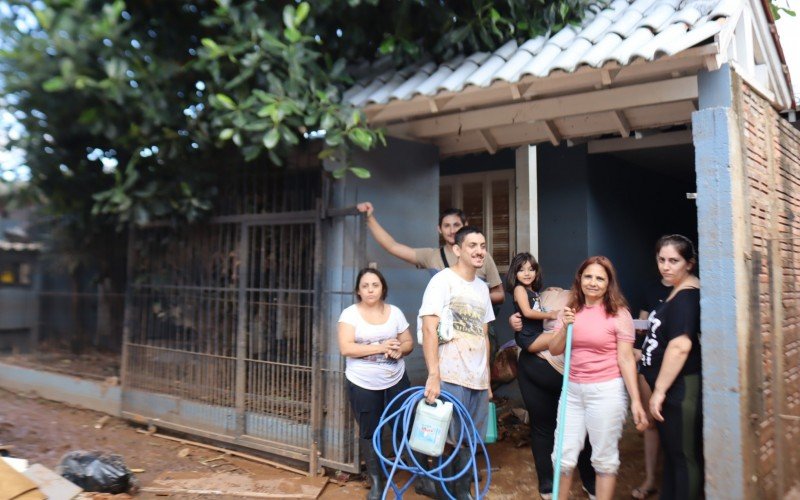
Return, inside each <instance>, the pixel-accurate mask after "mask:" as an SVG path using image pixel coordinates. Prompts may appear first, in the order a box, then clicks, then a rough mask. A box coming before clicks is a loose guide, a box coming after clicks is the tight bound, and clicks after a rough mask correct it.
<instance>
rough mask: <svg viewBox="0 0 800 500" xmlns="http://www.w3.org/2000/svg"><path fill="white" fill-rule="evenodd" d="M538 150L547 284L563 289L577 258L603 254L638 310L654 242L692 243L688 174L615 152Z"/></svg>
mask: <svg viewBox="0 0 800 500" xmlns="http://www.w3.org/2000/svg"><path fill="white" fill-rule="evenodd" d="M537 150H538V151H539V153H538V154H539V156H538V170H539V177H538V182H539V227H540V231H539V253H540V259H539V260H540V263H541V265H542V269H543V270H544V277H545V282H546V283H545V284H546V285H547V286H550V285H553V286H560V287H563V288H567V287H569V286H570V285H571V283H572V279H573V277H574V273H575V271H576V269H577V267H578V266H579V265H580V263H581V262H582V261H583V259H585V258H586V257H588V256H591V255H605V256H607V257H608V258H610V259H611V261H612V262H613V263H614V265H615V267H616V268H617V272H618V274H619V279H620V283H621V285H622V288H623V292H624V293H625V296H626V297H627V298H628V300H629V302H630V303H631V307H632V309H633V312H634V314H636V311H638V309H639V308H640V307H641V296H642V294H643V292H644V290H645V289H646V288H647V287H649V286H650V284H651V283H653V282H654V281H656V280H658V279H659V278H658V272H657V270H656V267H655V262H654V256H653V245H654V243H655V241H656V240H657V239H658V238H659V237H660V236H661V235H663V234H669V233H682V234H685V235H687V236H689V237H690V238H692V239H694V240H695V241H696V235H697V216H696V208H695V204H694V201H693V200H687V199H686V193H687V192H694V190H695V182H694V176H693V175H688V176H687V175H685V174H684V175H681V176H677V177H669V176H666V175H664V174H663V173H661V172H658V171H655V170H650V169H647V168H643V167H642V166H641V165H634V164H632V163H629V162H626V161H625V160H622V159H620V158H618V157H615V156H613V155H609V154H600V155H589V154H588V153H587V152H586V148H585V147H573V148H569V147H566V146H562V147H558V148H555V147H553V146H550V145H540V146H538V148H537ZM661 151H662V150H659V149H652V150H649V152H648V154H651V155H659V154H661ZM681 161H685V162H686V163H687V165H691V164H692V162H693V161H694V160H693V158H692V156H691V155H686V156H685V158H682V159H681ZM676 170H677V169H676ZM683 171H684V172H685V171H686V169H683ZM689 171H690V172H691V169H689Z"/></svg>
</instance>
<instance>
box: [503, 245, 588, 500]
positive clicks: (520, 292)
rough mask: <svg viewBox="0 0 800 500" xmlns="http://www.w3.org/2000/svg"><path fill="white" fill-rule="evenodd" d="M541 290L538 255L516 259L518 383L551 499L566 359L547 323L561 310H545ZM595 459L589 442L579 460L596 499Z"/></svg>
mask: <svg viewBox="0 0 800 500" xmlns="http://www.w3.org/2000/svg"><path fill="white" fill-rule="evenodd" d="M541 288H542V272H541V268H540V267H539V263H538V262H536V259H535V258H534V257H533V255H531V254H530V253H527V252H522V253H519V254H517V255H516V256H514V259H513V260H512V261H511V265H510V266H509V267H508V274H507V275H506V290H507V291H508V293H510V294H511V295H512V296H513V297H514V311H515V314H514V316H512V318H511V319H510V324H511V326H512V328H513V329H514V330H515V331H514V339H515V340H516V342H517V345H518V346H519V347H520V349H522V351H521V352H520V354H519V361H518V363H517V381H518V382H519V389H520V392H521V393H522V399H523V401H524V402H525V408H526V409H527V410H528V416H529V417H530V427H531V452H532V453H533V463H534V466H535V467H536V475H537V477H538V479H539V495H540V496H541V497H542V498H543V499H549V498H552V491H553V461H552V459H551V457H550V455H551V454H552V453H553V441H554V439H555V432H556V416H557V413H558V399H559V397H560V396H561V377H562V373H563V372H564V357H563V356H552V355H551V354H550V352H549V351H548V350H547V346H548V344H549V342H550V337H552V335H553V334H552V333H550V332H544V331H543V330H544V323H543V321H544V320H545V319H555V318H556V317H557V316H558V311H545V310H544V307H542V305H541V301H540V298H539V291H540V290H541ZM520 320H521V321H520ZM559 370H560V371H559ZM591 456H592V447H591V446H590V445H589V439H588V438H587V439H586V444H585V446H584V448H583V451H582V452H581V454H580V455H579V456H578V471H579V472H580V476H581V481H582V482H583V485H584V489H586V491H587V492H588V493H590V494H591V495H594V493H595V484H594V483H595V474H594V468H593V467H592V462H591Z"/></svg>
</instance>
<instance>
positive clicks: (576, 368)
mask: <svg viewBox="0 0 800 500" xmlns="http://www.w3.org/2000/svg"><path fill="white" fill-rule="evenodd" d="M562 325H563V320H562V317H561V316H559V317H558V320H557V321H556V325H555V328H554V330H555V331H558V330H560V329H561V327H562ZM633 339H634V328H633V318H632V317H631V313H630V311H628V310H627V309H620V310H619V311H617V314H616V316H607V315H606V309H605V307H604V306H603V305H602V304H599V305H595V306H584V308H583V309H581V310H580V312H578V314H576V315H575V325H574V326H573V327H572V359H571V360H570V370H569V380H570V381H571V382H578V383H582V384H587V383H591V384H596V383H600V382H607V381H609V380H613V379H615V378H619V377H621V376H622V374H621V373H620V371H619V365H618V364H617V342H620V341H622V342H629V343H631V344H633Z"/></svg>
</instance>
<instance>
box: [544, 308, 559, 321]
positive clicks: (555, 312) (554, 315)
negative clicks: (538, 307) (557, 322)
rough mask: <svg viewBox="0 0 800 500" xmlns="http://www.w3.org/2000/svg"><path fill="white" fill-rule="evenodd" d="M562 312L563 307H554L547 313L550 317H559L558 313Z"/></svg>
mask: <svg viewBox="0 0 800 500" xmlns="http://www.w3.org/2000/svg"><path fill="white" fill-rule="evenodd" d="M560 313H561V309H554V310H552V311H550V312H548V313H547V318H548V319H558V315H559V314H560Z"/></svg>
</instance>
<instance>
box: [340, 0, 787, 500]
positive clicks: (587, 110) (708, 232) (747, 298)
mask: <svg viewBox="0 0 800 500" xmlns="http://www.w3.org/2000/svg"><path fill="white" fill-rule="evenodd" d="M370 68H372V69H373V70H376V69H377V71H373V72H372V73H368V74H366V76H365V77H364V78H363V79H362V80H361V81H360V82H359V84H358V85H356V86H354V87H353V88H352V89H350V90H349V91H348V92H347V93H346V94H345V99H346V100H347V101H348V102H350V103H351V104H353V105H356V106H360V107H362V108H363V109H364V111H365V113H366V115H367V117H368V119H369V122H370V123H371V124H372V125H375V126H382V127H385V129H386V131H387V134H388V135H389V136H390V137H391V138H392V140H390V141H389V145H388V147H387V148H385V149H383V150H378V151H373V152H369V153H364V154H361V155H359V157H358V158H357V163H359V164H361V165H363V166H365V167H368V168H369V169H370V170H371V172H372V174H373V177H372V179H370V180H368V181H362V180H356V179H347V180H346V181H344V182H343V183H342V184H340V185H337V186H336V189H335V198H334V199H335V204H336V205H337V206H347V205H352V204H354V203H355V202H357V201H362V200H372V201H373V202H374V204H375V206H376V215H377V216H378V217H379V219H380V221H381V223H382V225H383V226H384V227H385V228H386V229H387V230H388V231H389V232H390V233H391V234H392V235H393V236H395V238H396V239H397V240H398V241H402V242H404V243H406V244H410V245H412V246H435V245H436V244H437V242H436V240H435V239H434V237H435V234H436V233H435V232H434V229H433V226H434V225H435V221H436V216H437V212H438V211H439V209H440V208H443V207H445V206H449V205H456V206H461V207H463V208H464V209H465V210H466V211H467V212H468V214H469V216H470V218H471V222H472V223H477V224H478V225H481V226H483V227H484V229H485V231H486V233H487V240H488V244H489V247H490V249H491V251H492V253H493V256H494V258H495V260H496V261H497V263H498V264H499V265H501V266H502V264H506V265H507V263H508V261H509V257H510V256H511V255H512V254H513V253H514V252H515V251H530V252H532V253H533V254H534V255H536V256H537V257H538V259H539V261H540V263H541V264H542V266H543V270H544V277H545V282H546V284H555V285H559V286H569V284H570V282H571V276H572V273H574V269H575V267H576V266H577V265H578V263H579V262H581V261H582V260H583V259H584V258H585V257H586V256H588V255H593V254H605V255H607V256H609V257H610V258H611V259H612V261H613V262H615V263H616V264H617V265H618V271H619V274H620V277H621V281H622V285H623V288H624V291H625V292H626V295H627V296H628V297H629V298H631V299H632V302H633V303H634V306H635V305H636V297H638V294H639V293H640V291H641V289H642V287H644V286H646V285H647V284H648V283H651V282H653V281H654V280H655V279H657V274H656V272H655V266H654V265H653V251H652V245H653V243H654V242H655V240H656V239H657V238H658V236H660V235H662V234H668V233H674V232H680V233H684V234H687V235H689V236H690V237H692V238H696V240H697V241H698V242H699V257H700V262H699V270H700V276H701V281H702V283H703V286H702V291H701V295H702V299H701V301H702V302H701V303H702V335H703V346H702V349H703V364H704V368H703V370H704V371H703V395H704V413H705V428H704V441H705V454H706V457H708V458H707V460H706V495H707V496H708V497H709V498H776V497H782V496H783V494H784V493H785V492H787V491H788V490H790V489H791V487H792V486H793V485H796V484H797V482H798V480H799V479H800V478H798V475H797V473H796V472H797V470H799V469H798V467H800V452H798V451H797V450H800V349H798V347H799V346H800V295H798V291H797V286H798V283H800V279H798V269H800V133H799V132H798V129H797V124H796V115H795V111H794V109H795V103H794V101H793V98H792V87H791V82H790V79H789V75H788V71H787V69H786V65H785V61H784V59H783V56H782V52H781V46H780V43H779V40H778V39H777V36H776V31H775V28H774V24H773V19H772V15H771V13H770V9H769V5H768V3H767V2H766V1H763V2H762V1H756V0H633V1H630V2H629V1H627V0H614V1H612V2H610V3H608V4H598V5H595V6H593V7H591V9H590V12H589V14H588V15H587V17H586V19H585V21H584V22H583V24H582V25H581V26H577V27H572V26H568V27H565V28H563V29H562V30H560V31H558V32H557V33H553V34H551V35H550V36H541V37H537V38H534V39H531V40H527V41H525V42H524V43H522V44H519V45H518V44H517V43H516V42H515V41H510V42H508V43H506V44H504V45H502V46H501V47H499V48H498V49H497V50H495V51H494V52H492V53H476V54H465V55H463V56H459V57H456V58H455V59H453V60H452V61H448V62H446V63H444V64H434V63H420V64H418V65H415V66H412V67H409V68H406V69H403V70H399V71H393V70H385V71H380V61H379V62H378V63H376V64H374V65H372V66H370ZM340 225H341V226H342V234H343V235H347V234H350V231H353V230H354V228H355V227H356V225H357V224H356V223H355V222H353V221H347V220H343V221H341V222H340ZM366 256H367V261H369V262H372V263H375V264H376V265H378V266H379V267H380V268H381V269H383V270H384V272H385V274H386V276H387V280H388V282H389V284H390V289H391V291H390V299H391V301H392V302H393V303H395V304H398V305H399V306H400V307H401V308H402V309H403V310H404V311H407V313H408V314H409V315H413V311H415V310H416V308H417V307H418V304H419V296H420V294H421V290H422V289H423V287H424V283H425V281H426V280H427V278H428V275H427V273H424V272H422V271H417V272H415V271H409V268H408V266H407V265H404V264H403V263H401V262H399V261H397V260H396V259H392V258H391V257H390V256H388V255H387V254H386V253H385V252H383V251H382V250H381V249H380V248H379V247H377V246H376V245H375V244H374V242H373V241H372V240H369V242H368V246H367V254H366ZM329 263H331V264H332V263H333V262H331V261H329ZM338 278H339V277H337V279H338ZM341 288H342V289H346V288H347V287H346V286H343V287H341ZM342 302H344V299H343V300H342ZM339 305H344V304H338V303H337V304H336V305H335V307H333V309H334V310H340V307H339ZM501 316H502V315H501ZM503 323H504V321H501V322H499V324H500V326H502V324H503ZM410 370H411V371H412V375H413V374H414V373H415V370H416V373H420V371H421V370H422V365H421V364H419V363H417V364H414V363H411V364H410Z"/></svg>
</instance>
